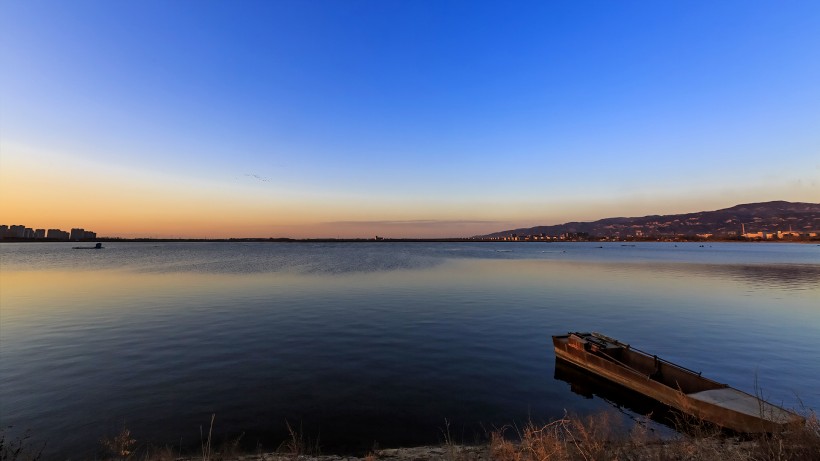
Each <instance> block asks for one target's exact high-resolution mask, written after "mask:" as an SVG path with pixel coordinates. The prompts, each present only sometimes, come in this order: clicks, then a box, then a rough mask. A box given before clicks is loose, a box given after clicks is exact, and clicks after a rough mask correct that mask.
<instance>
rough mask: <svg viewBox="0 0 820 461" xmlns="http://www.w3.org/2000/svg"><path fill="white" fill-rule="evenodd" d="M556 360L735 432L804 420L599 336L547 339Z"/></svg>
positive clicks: (775, 427) (777, 427) (772, 428)
mask: <svg viewBox="0 0 820 461" xmlns="http://www.w3.org/2000/svg"><path fill="white" fill-rule="evenodd" d="M552 343H553V346H554V347H555V355H556V357H558V358H559V359H563V360H566V361H568V362H570V363H572V364H575V365H577V366H579V367H581V368H583V369H586V370H589V371H591V372H593V373H595V374H597V375H599V376H602V377H604V378H607V379H608V380H610V381H613V382H615V383H618V384H620V385H622V386H624V387H626V388H628V389H632V390H634V391H637V392H639V393H641V394H643V395H646V396H647V397H651V398H653V399H655V400H657V401H659V402H661V403H663V404H665V405H669V406H670V407H672V408H675V409H677V410H679V411H681V412H683V413H685V414H688V415H692V416H695V417H697V418H699V419H701V420H704V421H708V422H710V423H713V424H716V425H718V426H721V427H723V428H726V429H731V430H733V431H737V432H748V433H760V432H776V431H781V430H784V429H786V428H787V427H788V426H790V425H797V424H802V423H803V422H804V419H803V418H802V417H801V416H799V415H797V414H795V413H793V412H791V411H788V410H785V409H783V408H780V407H778V406H776V405H773V404H771V403H769V402H766V401H764V400H762V399H760V398H758V397H755V396H753V395H750V394H747V393H745V392H742V391H739V390H737V389H734V388H732V387H730V386H729V385H727V384H722V383H719V382H717V381H712V380H711V379H708V378H704V377H703V376H701V374H700V373H698V372H695V371H692V370H689V369H688V368H684V367H682V366H680V365H676V364H674V363H672V362H669V361H666V360H663V359H661V358H659V357H658V356H656V355H650V354H648V353H646V352H643V351H641V350H638V349H636V348H634V347H631V346H630V345H629V344H625V343H622V342H620V341H618V340H615V339H612V338H610V337H608V336H604V335H602V334H600V333H577V332H576V333H569V334H566V335H559V336H553V337H552Z"/></svg>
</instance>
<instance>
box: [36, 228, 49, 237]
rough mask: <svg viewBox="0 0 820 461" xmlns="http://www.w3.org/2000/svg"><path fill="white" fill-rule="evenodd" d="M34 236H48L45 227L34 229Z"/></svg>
mask: <svg viewBox="0 0 820 461" xmlns="http://www.w3.org/2000/svg"><path fill="white" fill-rule="evenodd" d="M34 238H36V239H44V238H46V230H45V229H34Z"/></svg>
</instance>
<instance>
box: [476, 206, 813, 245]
mask: <svg viewBox="0 0 820 461" xmlns="http://www.w3.org/2000/svg"><path fill="white" fill-rule="evenodd" d="M818 228H820V203H800V202H784V201H775V202H762V203H747V204H743V205H736V206H733V207H731V208H724V209H722V210H715V211H699V212H696V213H686V214H676V215H651V216H642V217H635V218H623V217H621V218H606V219H601V220H598V221H592V222H568V223H564V224H558V225H554V226H536V227H529V228H521V229H511V230H505V231H501V232H495V233H492V234H488V235H484V236H481V238H488V239H493V238H505V237H511V236H513V235H515V236H517V237H519V238H522V237H527V236H547V237H559V236H561V235H567V234H570V235H572V234H588V235H589V236H591V237H601V238H603V237H607V238H621V239H622V238H631V237H638V238H651V237H670V236H681V235H683V236H696V235H698V234H700V235H706V234H711V235H714V236H716V237H725V238H731V237H738V236H740V234H741V231H742V230H745V232H746V233H747V234H755V233H759V232H766V233H774V232H777V231H781V232H788V231H793V232H797V233H799V234H807V233H809V232H814V231H816V230H817V229H818Z"/></svg>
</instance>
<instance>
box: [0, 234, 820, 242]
mask: <svg viewBox="0 0 820 461" xmlns="http://www.w3.org/2000/svg"><path fill="white" fill-rule="evenodd" d="M91 242H106V243H115V242H123V243H266V242H267V243H532V244H537V243H540V244H551V243H598V244H603V243H630V244H634V243H818V242H820V237H812V238H808V239H766V240H763V239H739V238H718V239H702V238H699V237H694V236H692V237H687V236H680V237H668V238H662V239H657V238H656V239H648V238H647V239H634V238H632V239H621V240H614V239H612V240H592V239H590V240H500V239H488V238H464V237H462V238H386V237H384V238H383V237H378V238H305V239H297V238H288V237H269V238H262V237H258V238H256V237H251V238H235V237H231V238H217V239H209V238H181V239H177V238H147V237H146V238H120V237H101V238H96V239H83V240H56V239H47V238H45V239H20V238H4V239H0V243H91Z"/></svg>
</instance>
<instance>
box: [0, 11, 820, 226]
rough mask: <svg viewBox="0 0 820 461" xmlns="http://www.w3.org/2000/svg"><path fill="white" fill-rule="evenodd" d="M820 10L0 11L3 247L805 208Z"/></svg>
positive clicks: (813, 179) (814, 130) (817, 122)
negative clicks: (10, 236) (20, 234)
mask: <svg viewBox="0 0 820 461" xmlns="http://www.w3.org/2000/svg"><path fill="white" fill-rule="evenodd" d="M819 24H820V2H818V1H816V0H815V1H789V2H774V1H772V2H761V1H720V2H707V1H700V2H698V1H695V2H691V1H687V2H683V1H681V2H657V1H654V2H651V1H646V2H628V1H617V2H612V1H566V2H553V1H537V2H502V1H494V2H479V1H445V0H439V1H415V0H413V1H411V0H407V1H393V0H376V1H356V0H335V1H329V0H327V1H321V0H315V1H302V0H300V1H278V0H277V1H259V2H254V1H239V2H228V1H224V2H216V1H156V2H155V1H20V0H4V1H3V2H2V3H0V224H9V225H11V224H24V225H26V226H28V227H33V228H52V227H57V228H62V229H64V230H67V229H70V228H71V227H84V228H86V229H91V230H94V231H96V232H97V233H98V235H104V236H115V235H116V236H123V237H131V236H150V237H210V238H216V237H372V236H373V235H376V234H378V235H382V236H387V237H460V236H471V235H476V234H482V233H488V232H493V231H499V230H503V229H510V228H515V227H523V226H535V225H548V224H558V223H562V222H566V221H573V220H595V219H600V218H604V217H611V216H642V215H647V214H666V213H683V212H694V211H701V210H711V209H718V208H725V207H729V206H732V205H735V204H738V203H745V202H756V201H769V200H789V201H803V202H817V201H819V200H820V26H818V25H819Z"/></svg>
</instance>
